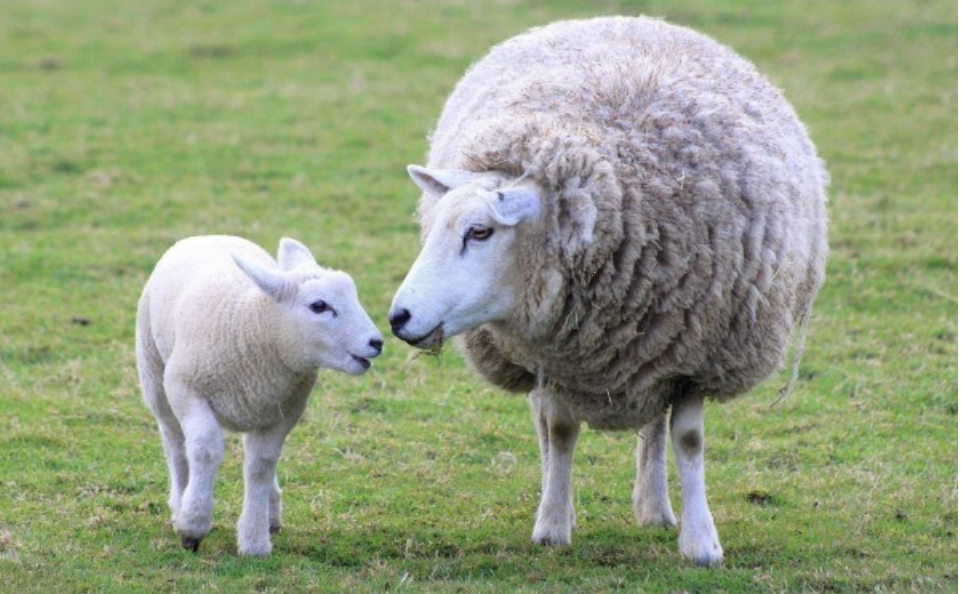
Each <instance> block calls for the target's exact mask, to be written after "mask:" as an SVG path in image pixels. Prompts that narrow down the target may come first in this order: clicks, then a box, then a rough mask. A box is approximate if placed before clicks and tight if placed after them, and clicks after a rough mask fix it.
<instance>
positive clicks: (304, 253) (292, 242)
mask: <svg viewBox="0 0 962 594" xmlns="http://www.w3.org/2000/svg"><path fill="white" fill-rule="evenodd" d="M277 263H278V264H280V265H281V270H294V269H295V268H297V267H298V266H300V265H301V264H317V260H315V259H314V254H312V253H311V250H309V249H307V246H306V245H304V244H303V243H301V242H299V241H297V240H296V239H291V238H290V237H284V238H283V239H281V245H280V247H278V248H277Z"/></svg>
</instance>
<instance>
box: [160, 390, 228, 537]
mask: <svg viewBox="0 0 962 594" xmlns="http://www.w3.org/2000/svg"><path fill="white" fill-rule="evenodd" d="M170 392H171V390H169V389H168V393H170ZM177 402H178V405H177V407H176V408H175V409H174V412H175V414H177V418H178V420H179V421H180V426H181V428H182V430H183V432H184V442H185V446H186V451H187V466H188V478H187V487H186V488H185V489H184V493H183V496H182V497H181V501H180V508H179V509H178V510H177V516H176V518H175V520H174V527H175V528H176V529H177V532H178V533H179V534H180V541H181V544H183V545H184V548H185V549H189V550H192V551H196V550H197V549H198V548H199V547H200V542H201V541H202V540H203V539H204V537H205V536H207V533H208V532H210V529H211V524H212V517H213V511H214V480H215V478H216V477H217V470H218V469H219V468H220V464H221V462H222V461H223V460H224V434H223V431H222V430H221V428H220V424H219V423H218V422H217V419H216V418H215V417H214V413H213V411H212V410H211V409H210V405H209V404H207V401H206V400H204V399H203V398H200V397H196V396H191V397H185V398H181V399H179V400H177Z"/></svg>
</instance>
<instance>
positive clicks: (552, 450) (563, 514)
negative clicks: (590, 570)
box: [531, 391, 580, 545]
mask: <svg viewBox="0 0 962 594" xmlns="http://www.w3.org/2000/svg"><path fill="white" fill-rule="evenodd" d="M536 394H537V397H536V398H535V395H536ZM532 400H537V401H538V402H537V408H538V414H537V415H536V417H535V424H536V425H537V427H538V431H539V441H540V442H541V443H542V479H541V484H542V491H541V504H540V505H539V506H538V516H537V520H536V521H535V525H534V532H533V533H532V535H531V540H532V541H533V542H535V543H536V544H543V545H566V544H571V530H572V528H574V520H575V511H574V503H573V498H572V488H571V464H572V461H573V458H574V449H575V444H576V443H577V442H578V432H579V431H580V427H579V424H578V422H577V421H575V420H574V419H573V418H572V417H571V415H570V413H569V412H568V411H567V410H566V409H565V408H564V407H563V406H561V405H560V404H559V403H557V402H556V401H554V400H553V399H552V398H551V397H550V395H548V394H546V393H544V392H543V391H537V392H533V393H532ZM535 406H536V405H535V404H532V411H534V409H535ZM542 420H543V425H542ZM545 433H546V434H547V435H546V436H545V435H544V434H545ZM545 437H546V438H545Z"/></svg>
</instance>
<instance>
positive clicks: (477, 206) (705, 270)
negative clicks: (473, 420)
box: [390, 18, 827, 565]
mask: <svg viewBox="0 0 962 594" xmlns="http://www.w3.org/2000/svg"><path fill="white" fill-rule="evenodd" d="M409 173H410V175H411V177H412V178H413V180H414V181H415V183H417V185H418V186H419V187H420V188H421V190H423V197H422V199H421V203H420V207H419V216H420V220H421V225H422V240H423V243H424V247H423V250H422V252H421V254H420V255H419V256H418V259H417V261H416V262H415V263H414V265H413V266H412V268H411V271H410V272H409V274H408V276H407V278H406V279H405V281H404V283H403V284H402V286H401V287H400V288H399V289H398V292H397V295H396V296H395V298H394V303H393V305H392V309H391V314H390V319H391V326H392V329H393V330H394V333H395V334H396V335H397V336H399V337H400V338H402V339H403V340H405V341H407V342H408V343H410V344H412V345H413V346H415V347H418V348H424V349H427V348H437V347H438V345H439V344H440V343H441V341H443V340H444V338H445V337H448V336H454V335H459V337H458V343H459V346H460V347H461V349H462V350H463V352H464V354H465V355H466V357H467V359H468V360H469V361H470V362H471V364H472V365H473V366H474V367H475V368H476V369H477V370H478V371H479V372H480V373H481V375H482V376H483V377H484V378H486V379H487V380H488V381H490V382H492V383H494V384H495V385H498V386H500V387H502V388H504V389H506V390H511V391H529V392H530V396H529V403H530V406H531V410H532V413H533V416H534V419H535V425H536V427H537V430H538V437H539V444H540V449H541V457H542V494H541V503H540V506H539V508H538V513H537V520H536V522H535V528H534V534H533V536H532V538H533V540H534V541H535V542H537V543H543V544H549V545H557V544H567V543H570V541H571V529H572V527H573V525H574V522H575V514H574V507H573V504H572V491H571V462H572V456H573V450H574V446H575V442H576V440H577V437H578V432H579V427H580V424H581V423H582V422H586V423H587V424H588V425H589V426H592V427H595V428H600V429H606V430H631V431H638V435H639V441H638V449H637V478H636V481H635V488H634V493H633V503H634V509H635V515H636V517H637V519H638V521H639V522H640V523H642V524H663V525H674V523H675V517H674V514H673V513H672V510H671V505H670V502H669V499H668V489H667V479H666V463H665V449H666V445H665V442H666V433H667V431H666V419H667V413H668V410H669V409H670V410H671V440H672V445H673V447H674V451H675V455H676V459H677V463H678V467H679V471H680V478H681V489H682V516H681V534H680V539H679V541H680V548H681V553H682V555H683V556H684V557H686V558H688V559H690V560H693V561H695V562H697V563H700V564H708V565H713V564H717V563H720V562H721V560H722V548H721V546H720V544H719V542H718V536H717V532H716V530H715V526H714V521H713V519H712V516H711V512H710V511H709V509H708V503H707V499H706V495H705V484H704V465H703V449H704V445H703V444H704V440H703V421H702V403H703V400H704V399H705V398H714V399H717V400H720V401H724V400H728V399H731V398H734V397H735V396H738V395H740V394H743V393H745V392H746V391H748V390H749V389H751V388H752V387H753V386H755V385H756V384H758V383H759V382H761V381H762V380H764V379H765V378H767V377H768V376H770V375H771V374H772V373H773V372H774V371H775V370H776V369H777V368H778V367H779V366H780V365H781V363H782V361H783V359H784V357H785V354H786V351H787V350H788V348H789V343H790V338H791V335H792V332H793V328H794V327H796V325H800V326H801V333H800V334H801V336H800V339H801V341H803V340H804V327H805V324H806V321H807V318H808V313H809V310H810V308H811V305H812V301H813V299H814V298H815V294H816V292H817V290H818V288H819V286H820V284H821V282H822V279H823V276H824V265H825V258H826V254H827V242H826V224H827V220H826V212H825V187H826V185H827V175H826V173H825V171H824V169H823V166H822V163H821V161H820V160H819V159H818V157H817V156H816V153H815V148H814V147H813V145H812V143H811V141H810V140H809V138H808V135H807V133H806V131H805V128H804V126H803V125H802V124H801V123H800V122H799V120H798V118H797V116H796V115H795V112H794V111H793V110H792V108H791V106H790V105H789V104H788V103H787V102H786V101H785V99H784V98H783V97H782V95H781V94H780V93H779V91H778V90H777V89H775V88H774V87H773V86H772V85H771V84H769V83H768V82H767V81H766V80H765V79H764V77H763V76H762V75H761V74H759V73H758V71H757V70H756V69H755V68H754V67H753V66H752V65H751V64H749V63H748V62H746V61H745V60H743V59H741V58H740V57H738V56H737V55H736V54H735V53H733V52H732V51H731V50H729V49H727V48H725V47H723V46H721V45H719V44H718V43H716V42H714V41H712V40H711V39H709V38H707V37H705V36H703V35H701V34H698V33H695V32H693V31H691V30H688V29H684V28H681V27H677V26H672V25H669V24H666V23H664V22H661V21H658V20H652V19H648V18H598V19H593V20H586V21H569V22H560V23H556V24H553V25H550V26H547V27H544V28H538V29H534V30H531V31H529V32H528V33H525V34H523V35H520V36H518V37H515V38H513V39H510V40H508V41H506V42H504V43H502V44H501V45H499V46H497V47H495V48H494V49H493V50H492V51H491V52H490V53H489V54H488V55H487V57H485V58H484V59H482V60H481V61H480V62H478V63H477V64H475V65H474V66H473V67H472V68H471V69H470V70H469V71H468V72H467V74H466V75H465V76H464V78H463V79H462V80H461V82H460V83H458V85H457V88H456V89H455V90H454V93H453V94H452V95H451V97H450V98H449V99H448V101H447V104H446V105H445V107H444V112H443V114H442V115H441V119H440V122H439V123H438V126H437V129H436V130H435V131H434V133H433V135H432V137H431V149H430V153H429V156H428V163H427V167H418V166H411V167H409ZM801 341H800V343H799V344H800V345H801ZM796 371H797V360H796Z"/></svg>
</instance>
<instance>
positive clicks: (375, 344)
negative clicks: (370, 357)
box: [367, 338, 384, 356]
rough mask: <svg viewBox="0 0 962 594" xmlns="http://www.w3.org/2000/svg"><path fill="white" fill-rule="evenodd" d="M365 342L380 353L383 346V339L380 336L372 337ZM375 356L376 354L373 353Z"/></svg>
mask: <svg viewBox="0 0 962 594" xmlns="http://www.w3.org/2000/svg"><path fill="white" fill-rule="evenodd" d="M367 344H369V345H370V346H371V348H372V349H374V350H375V351H377V354H378V355H380V354H381V349H383V348H384V341H383V340H381V339H380V338H372V339H371V340H370V341H368V343H367ZM375 356H377V355H375Z"/></svg>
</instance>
